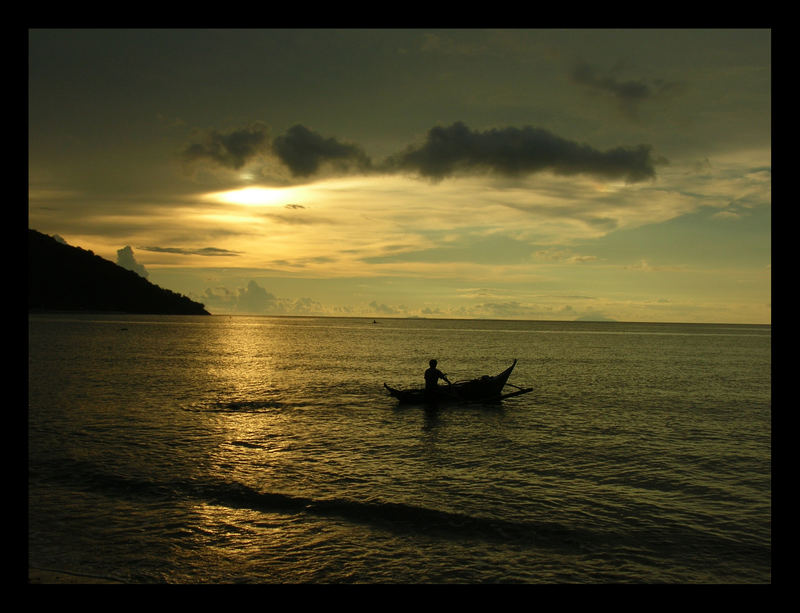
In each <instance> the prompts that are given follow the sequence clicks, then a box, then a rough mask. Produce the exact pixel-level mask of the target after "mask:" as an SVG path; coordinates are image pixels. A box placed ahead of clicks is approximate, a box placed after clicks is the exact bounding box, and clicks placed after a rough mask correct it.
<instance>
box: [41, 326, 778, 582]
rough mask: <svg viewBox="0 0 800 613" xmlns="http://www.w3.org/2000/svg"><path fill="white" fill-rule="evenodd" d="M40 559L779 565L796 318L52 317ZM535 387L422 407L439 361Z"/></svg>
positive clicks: (264, 578)
mask: <svg viewBox="0 0 800 613" xmlns="http://www.w3.org/2000/svg"><path fill="white" fill-rule="evenodd" d="M28 321H29V361H28V365H29V381H28V383H29V391H28V402H29V412H28V432H29V458H28V460H29V479H28V481H29V513H28V515H29V526H28V544H29V562H30V564H31V565H32V566H35V567H40V568H50V569H66V570H72V571H75V572H82V573H86V574H92V575H99V576H105V577H112V578H116V579H120V580H124V581H127V582H135V583H153V582H158V583H163V582H168V583H210V582H227V583H298V582H319V583H493V582H499V583H609V582H610V583H642V582H651V583H661V582H668V583H720V582H722V583H770V582H771V451H770V443H771V416H770V412H771V382H770V379H771V328H770V327H769V326H741V325H697V324H693V325H679V324H625V323H580V322H512V321H453V320H413V319H411V320H393V319H389V320H380V321H379V322H378V323H372V320H365V319H324V318H318V319H317V318H298V319H292V318H270V317H228V316H212V317H161V316H130V315H125V316H123V315H67V314H63V315H62V314H58V315H48V314H36V315H29V318H28ZM433 357H435V358H437V359H438V360H439V367H440V369H441V370H443V371H444V372H445V373H447V374H448V376H449V377H450V379H451V380H454V381H455V380H460V379H467V378H472V377H474V376H479V375H483V374H496V373H498V372H500V371H501V370H503V369H504V368H506V367H507V366H508V365H510V364H511V362H512V361H513V359H514V358H517V359H518V360H519V362H518V364H517V367H516V369H515V370H514V372H513V374H512V375H511V379H510V380H509V383H512V384H515V385H518V386H522V387H533V388H534V391H533V392H531V393H529V394H526V395H522V396H518V397H516V398H511V399H507V400H505V401H502V402H501V403H497V404H477V405H462V406H458V405H453V406H447V407H444V408H440V409H437V410H429V409H425V408H424V407H419V406H405V405H403V406H398V405H397V403H396V401H395V400H394V399H393V398H391V397H390V396H388V394H387V393H386V391H385V390H384V389H383V383H384V382H388V383H390V384H393V385H395V386H398V387H411V386H420V385H422V382H423V378H422V373H423V371H424V370H425V368H426V367H427V362H428V360H429V359H430V358H433Z"/></svg>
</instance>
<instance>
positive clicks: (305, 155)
mask: <svg viewBox="0 0 800 613" xmlns="http://www.w3.org/2000/svg"><path fill="white" fill-rule="evenodd" d="M270 148H271V150H272V153H273V154H274V155H276V156H277V158H278V159H279V161H280V162H282V163H283V164H284V165H285V166H286V167H288V169H289V171H290V172H291V174H292V175H293V176H294V177H297V178H307V177H310V176H312V175H315V174H317V173H320V172H321V171H322V170H323V166H328V167H330V166H332V167H333V169H334V171H336V172H338V173H340V174H347V173H365V172H373V171H379V172H384V173H397V172H413V173H418V174H420V175H421V176H423V177H427V178H430V179H436V180H438V179H443V178H445V177H449V176H453V175H456V174H458V173H476V172H495V173H499V174H502V175H505V176H511V177H517V176H524V175H528V174H532V173H537V172H542V171H551V172H554V173H556V174H563V175H574V174H587V175H595V176H599V177H603V178H608V179H622V178H624V179H625V180H627V181H629V182H636V181H643V180H645V179H649V178H652V177H653V176H655V170H654V168H653V166H654V163H655V161H654V160H653V158H652V157H651V151H650V146H649V145H637V146H634V147H616V148H614V149H609V150H607V151H600V150H598V149H595V148H593V147H591V146H589V145H586V144H581V143H578V142H575V141H570V140H567V139H564V138H561V137H559V136H556V135H555V134H553V133H551V132H549V131H547V130H544V129H542V128H534V127H531V126H525V127H522V128H516V127H509V128H502V129H491V130H486V131H483V132H481V131H476V130H471V129H470V128H468V127H467V126H466V125H464V123H462V122H456V123H454V124H452V125H450V126H437V127H434V128H432V129H431V130H430V131H429V132H428V135H427V138H426V140H425V142H424V143H422V144H421V145H414V146H410V147H408V148H407V149H405V150H404V151H402V152H400V153H398V154H396V155H393V156H390V157H389V158H388V159H386V160H385V161H384V162H383V163H381V164H373V163H372V161H371V160H370V158H369V157H368V156H367V154H366V153H365V152H364V151H363V150H362V149H361V148H360V147H359V146H357V145H354V144H350V143H344V142H341V141H339V140H337V139H335V138H330V137H324V136H322V135H320V134H318V133H316V132H314V131H312V130H310V129H308V128H307V127H305V126H302V125H300V124H297V125H294V126H292V127H291V128H290V129H289V130H288V131H287V132H286V133H285V134H283V135H281V136H279V137H277V138H275V139H274V140H273V141H272V142H271V143H269V142H268V140H267V132H266V129H264V128H262V127H260V125H256V126H254V127H253V128H250V129H246V130H240V131H237V132H232V133H230V134H228V135H223V134H220V133H217V132H214V133H212V135H211V136H210V137H209V139H208V140H207V141H206V142H205V143H203V144H195V145H192V146H190V147H189V148H187V150H186V152H185V153H186V157H187V159H206V160H212V161H215V162H217V163H219V164H222V165H224V166H228V167H231V168H238V167H239V166H241V165H243V164H244V163H245V162H246V161H247V160H248V158H249V157H251V156H253V155H256V154H257V153H259V152H261V150H262V149H263V150H267V149H270ZM300 207H301V205H295V204H292V205H287V208H300Z"/></svg>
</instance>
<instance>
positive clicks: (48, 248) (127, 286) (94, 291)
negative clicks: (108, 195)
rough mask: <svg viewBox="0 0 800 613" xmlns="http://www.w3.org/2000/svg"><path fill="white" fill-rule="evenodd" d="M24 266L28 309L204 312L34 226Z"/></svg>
mask: <svg viewBox="0 0 800 613" xmlns="http://www.w3.org/2000/svg"><path fill="white" fill-rule="evenodd" d="M28 267H29V268H28V309H42V310H54V311H116V312H122V313H150V314H159V315H208V314H209V313H208V311H206V310H205V308H204V305H202V304H200V303H199V302H194V301H193V300H190V299H189V298H187V297H186V296H183V295H181V294H176V293H175V292H172V291H170V290H168V289H162V288H161V287H159V286H157V285H154V284H153V283H150V281H148V280H147V279H145V278H143V277H140V276H139V275H138V274H136V273H135V272H133V271H131V270H126V269H125V268H122V267H121V266H117V265H116V264H114V263H113V262H109V261H108V260H106V259H103V258H101V257H100V256H99V255H95V254H94V253H92V252H91V251H87V250H85V249H81V248H80V247H71V246H69V245H65V244H62V243H59V242H58V241H57V240H55V239H54V238H53V237H51V236H47V235H46V234H42V233H41V232H37V231H36V230H28Z"/></svg>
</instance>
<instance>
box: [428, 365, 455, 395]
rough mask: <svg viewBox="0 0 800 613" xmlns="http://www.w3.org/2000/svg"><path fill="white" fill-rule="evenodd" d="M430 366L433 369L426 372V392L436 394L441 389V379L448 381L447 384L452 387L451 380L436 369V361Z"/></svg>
mask: <svg viewBox="0 0 800 613" xmlns="http://www.w3.org/2000/svg"><path fill="white" fill-rule="evenodd" d="M429 364H430V366H431V367H430V368H429V369H428V370H426V371H425V391H426V392H435V391H436V389H437V388H438V387H439V385H438V383H439V379H443V380H444V381H447V384H448V385H450V379H448V378H447V375H446V374H444V373H443V372H442V371H441V370H439V369H438V368H436V364H437V362H436V360H431V361H430V362H429Z"/></svg>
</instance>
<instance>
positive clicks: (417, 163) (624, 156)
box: [388, 122, 655, 182]
mask: <svg viewBox="0 0 800 613" xmlns="http://www.w3.org/2000/svg"><path fill="white" fill-rule="evenodd" d="M653 164H654V160H653V159H652V158H651V154H650V146H649V145H638V146H636V147H617V148H614V149H609V150H607V151H599V150H597V149H594V148H593V147H590V146H589V145H585V144H580V143H577V142H574V141H569V140H566V139H564V138H561V137H559V136H556V135H555V134H552V133H551V132H548V131H547V130H544V129H541V128H533V127H530V126H526V127H523V128H513V127H512V128H503V129H492V130H486V131H484V132H479V131H473V130H470V129H469V128H468V127H467V126H466V125H464V124H463V123H461V122H457V123H454V124H453V125H451V126H447V127H435V128H432V129H431V130H430V131H429V132H428V137H427V140H426V141H425V142H424V143H423V144H422V145H421V146H417V147H409V148H408V149H407V150H406V151H404V152H403V153H401V154H399V155H396V156H393V157H392V158H390V159H389V160H388V166H389V167H390V168H397V169H401V170H411V171H416V172H419V173H420V174H421V175H423V176H426V177H429V178H433V179H442V178H445V177H448V176H451V175H454V174H456V173H457V172H464V171H476V170H488V171H493V172H497V173H500V174H503V175H507V176H521V175H526V174H531V173H536V172H541V171H545V170H549V171H551V172H554V173H556V174H564V175H573V174H588V175H596V176H600V177H604V178H609V179H616V178H624V179H626V180H627V181H630V182H636V181H643V180H645V179H649V178H652V177H653V176H655V170H654V168H653Z"/></svg>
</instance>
